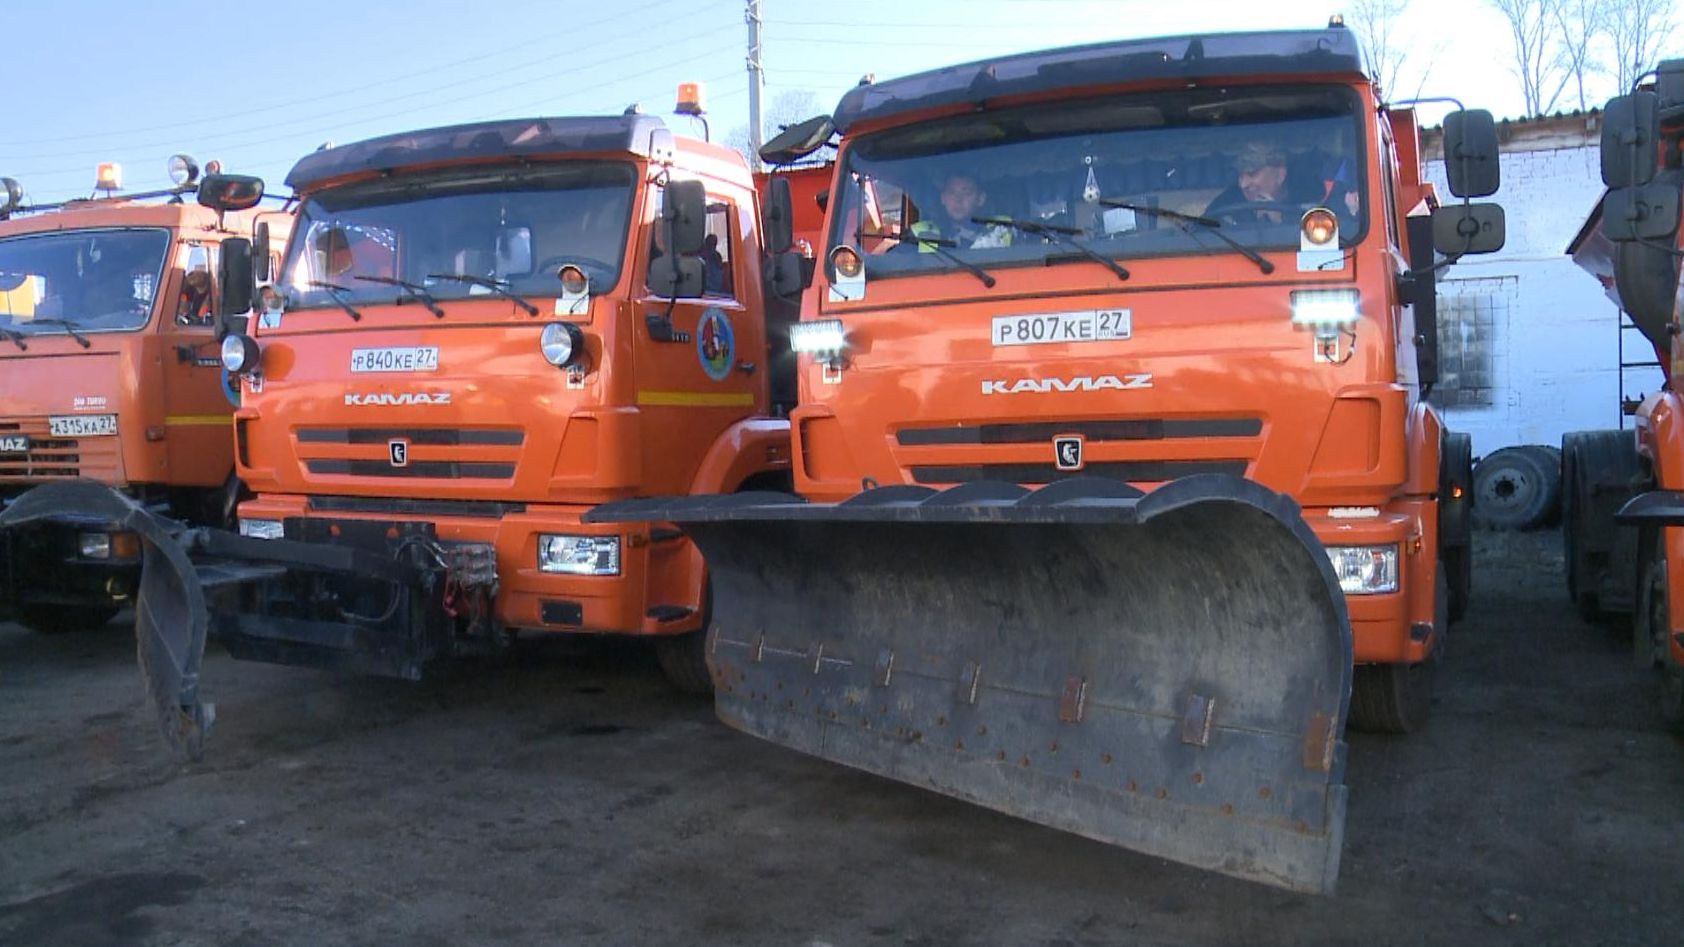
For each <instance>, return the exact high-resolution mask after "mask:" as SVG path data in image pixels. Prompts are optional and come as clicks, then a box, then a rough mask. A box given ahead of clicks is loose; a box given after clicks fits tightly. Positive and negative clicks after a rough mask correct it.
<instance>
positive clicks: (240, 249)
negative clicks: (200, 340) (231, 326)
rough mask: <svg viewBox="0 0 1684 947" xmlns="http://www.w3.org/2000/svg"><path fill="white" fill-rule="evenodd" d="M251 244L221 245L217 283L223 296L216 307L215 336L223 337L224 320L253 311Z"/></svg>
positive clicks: (238, 241) (239, 240)
mask: <svg viewBox="0 0 1684 947" xmlns="http://www.w3.org/2000/svg"><path fill="white" fill-rule="evenodd" d="M252 273H253V270H252V264H251V241H250V240H247V239H246V238H244V237H229V238H227V239H226V240H223V241H222V258H221V259H220V260H219V261H218V262H217V273H216V282H217V285H218V286H220V287H221V288H222V295H221V296H220V297H219V298H218V299H217V304H216V328H217V336H218V337H221V336H222V335H225V334H226V328H227V319H228V317H229V316H233V315H238V314H240V313H243V312H245V311H246V310H248V309H250V308H251V307H252V293H253V292H254V291H255V287H256V283H255V281H254V280H253V279H252Z"/></svg>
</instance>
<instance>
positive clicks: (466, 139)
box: [286, 115, 674, 191]
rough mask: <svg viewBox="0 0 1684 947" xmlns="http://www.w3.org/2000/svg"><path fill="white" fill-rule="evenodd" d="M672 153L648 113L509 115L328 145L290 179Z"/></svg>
mask: <svg viewBox="0 0 1684 947" xmlns="http://www.w3.org/2000/svg"><path fill="white" fill-rule="evenodd" d="M673 151H674V145H673V137H672V132H671V131H669V130H668V129H667V127H666V124H665V123H663V122H662V121H661V120H660V119H659V118H655V117H653V116H648V115H624V116H621V115H615V116H602V117H591V118H523V119H505V120H500V121H495V122H476V123H474V124H471V125H451V126H447V127H444V128H429V129H426V130H423V131H414V132H403V133H401V134H397V135H385V136H382V137H380V138H370V139H368V140H367V141H359V142H355V143H353V144H349V145H341V146H339V147H337V148H324V149H322V150H321V151H317V152H315V153H313V154H309V155H306V156H305V157H304V158H303V159H301V160H300V161H299V162H298V163H297V164H296V165H293V168H292V170H291V171H290V172H288V173H287V177H286V183H287V186H289V187H291V188H292V189H293V190H295V191H302V190H308V189H309V188H310V187H312V186H313V185H315V184H318V183H320V182H322V181H326V180H330V179H333V178H340V177H344V176H346V175H350V174H358V173H361V172H366V171H391V170H395V169H397V168H403V167H411V166H415V165H422V164H433V163H436V162H440V161H458V160H464V159H476V158H477V159H480V160H486V161H495V160H502V159H515V158H531V157H539V156H543V155H560V154H566V153H568V152H579V153H604V152H621V153H625V154H633V155H638V156H640V157H644V158H653V159H657V160H666V159H670V158H671V157H672V155H673Z"/></svg>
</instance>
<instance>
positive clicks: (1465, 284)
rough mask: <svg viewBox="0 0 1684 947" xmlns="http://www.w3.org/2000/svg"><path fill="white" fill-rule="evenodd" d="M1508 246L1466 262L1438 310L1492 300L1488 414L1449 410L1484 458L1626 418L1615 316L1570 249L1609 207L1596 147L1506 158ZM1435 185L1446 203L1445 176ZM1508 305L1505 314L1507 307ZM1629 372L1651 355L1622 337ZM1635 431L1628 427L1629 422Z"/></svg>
mask: <svg viewBox="0 0 1684 947" xmlns="http://www.w3.org/2000/svg"><path fill="white" fill-rule="evenodd" d="M1501 160H1502V169H1503V185H1502V190H1500V191H1498V192H1497V194H1496V195H1495V196H1494V197H1492V198H1488V199H1489V200H1495V201H1497V202H1498V203H1500V204H1502V205H1503V209H1504V212H1505V213H1506V215H1507V218H1508V242H1507V245H1506V246H1505V247H1504V248H1503V250H1502V251H1501V252H1499V253H1495V254H1491V255H1490V256H1482V257H1468V258H1467V259H1466V260H1464V261H1463V262H1461V263H1458V264H1456V265H1455V266H1452V267H1449V268H1447V269H1445V270H1443V271H1441V273H1440V287H1439V292H1440V296H1441V299H1442V298H1443V297H1445V296H1448V295H1451V294H1455V293H1468V292H1472V293H1475V294H1477V295H1484V294H1486V293H1494V294H1495V297H1496V298H1495V300H1494V303H1495V304H1494V305H1493V306H1492V309H1493V317H1494V318H1493V320H1492V324H1491V344H1492V350H1491V359H1490V361H1491V367H1492V375H1493V377H1492V387H1493V388H1494V391H1493V399H1492V400H1493V402H1494V403H1493V404H1492V405H1491V406H1489V407H1449V408H1447V409H1446V410H1445V417H1446V420H1447V421H1448V423H1449V425H1450V427H1451V428H1452V429H1453V430H1458V431H1466V432H1468V433H1469V434H1472V435H1473V445H1474V453H1475V455H1476V456H1483V455H1485V454H1489V453H1490V452H1492V451H1494V450H1496V449H1498V448H1500V447H1508V446H1510V445H1513V444H1555V445H1559V444H1560V443H1561V435H1562V434H1563V433H1565V432H1567V431H1579V430H1590V429H1596V428H1612V427H1618V426H1619V425H1620V415H1619V402H1620V390H1619V384H1620V380H1619V370H1618V365H1619V362H1620V352H1619V336H1620V330H1619V328H1618V326H1619V310H1618V308H1617V307H1615V305H1614V304H1613V303H1612V302H1610V301H1609V299H1608V297H1607V296H1606V295H1604V293H1603V291H1602V287H1601V285H1600V284H1599V283H1598V282H1597V281H1596V279H1595V278H1594V277H1592V276H1591V275H1590V274H1589V273H1586V272H1584V271H1583V270H1581V269H1579V267H1577V266H1576V265H1574V263H1573V261H1572V260H1570V259H1569V258H1568V257H1567V254H1566V249H1567V244H1568V242H1569V241H1571V240H1572V239H1573V235H1574V234H1576V233H1577V232H1578V230H1579V227H1580V226H1581V225H1583V223H1584V221H1585V218H1586V217H1587V216H1588V215H1589V214H1590V211H1591V208H1592V207H1593V206H1594V205H1595V203H1596V201H1597V200H1598V199H1599V198H1600V197H1601V195H1602V179H1601V175H1600V172H1599V170H1598V164H1597V150H1596V148H1595V147H1581V148H1569V149H1561V150H1553V151H1529V152H1510V153H1505V154H1503V155H1502V159H1501ZM1428 177H1429V178H1430V179H1431V180H1432V181H1433V182H1435V183H1436V184H1437V186H1438V193H1439V195H1440V197H1441V199H1442V200H1445V201H1449V200H1451V199H1452V198H1450V196H1449V195H1450V189H1449V188H1448V187H1446V186H1445V183H1444V165H1443V163H1442V162H1438V161H1434V162H1431V163H1429V165H1428ZM1505 304H1506V305H1505ZM1625 336H1626V360H1627V361H1650V360H1652V359H1653V357H1654V354H1653V350H1652V349H1651V348H1649V346H1648V343H1646V342H1645V341H1644V340H1643V337H1642V336H1641V335H1639V334H1638V333H1637V332H1635V331H1633V330H1627V331H1626V333H1625ZM1660 384H1661V373H1660V370H1659V369H1658V368H1647V369H1639V370H1635V371H1628V373H1627V376H1626V388H1627V392H1626V393H1627V394H1628V395H1630V396H1634V397H1635V396H1637V395H1639V394H1641V393H1647V392H1651V391H1654V390H1655V389H1657V388H1659V387H1660ZM1628 423H1629V422H1628Z"/></svg>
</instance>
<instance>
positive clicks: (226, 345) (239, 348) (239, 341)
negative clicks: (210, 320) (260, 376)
mask: <svg viewBox="0 0 1684 947" xmlns="http://www.w3.org/2000/svg"><path fill="white" fill-rule="evenodd" d="M258 354H259V353H258V349H257V341H256V340H255V339H253V338H252V337H251V336H249V335H229V336H224V337H223V339H222V367H223V368H226V369H228V373H229V374H231V375H239V374H244V373H245V372H249V371H251V370H252V369H254V368H256V367H257V361H258Z"/></svg>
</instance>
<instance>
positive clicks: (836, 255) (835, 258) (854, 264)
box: [830, 246, 865, 279]
mask: <svg viewBox="0 0 1684 947" xmlns="http://www.w3.org/2000/svg"><path fill="white" fill-rule="evenodd" d="M830 265H831V266H832V267H835V269H836V275H837V276H839V277H841V278H842V279H853V278H854V277H856V276H858V275H860V271H862V270H864V269H865V261H864V260H861V259H860V254H859V251H858V250H855V249H854V248H853V247H849V246H840V247H837V248H836V249H834V250H832V251H830Z"/></svg>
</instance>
